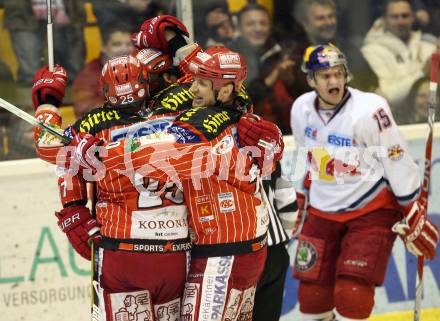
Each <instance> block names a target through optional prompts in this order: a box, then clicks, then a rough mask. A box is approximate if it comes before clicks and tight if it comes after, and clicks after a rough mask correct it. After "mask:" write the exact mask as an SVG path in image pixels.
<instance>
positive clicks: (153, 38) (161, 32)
mask: <svg viewBox="0 0 440 321" xmlns="http://www.w3.org/2000/svg"><path fill="white" fill-rule="evenodd" d="M165 28H171V29H172V30H174V31H175V32H176V33H177V34H180V35H185V36H187V37H189V33H188V30H187V29H186V27H185V25H184V24H183V23H182V22H181V21H180V20H179V19H177V18H176V17H174V16H170V15H162V16H157V17H154V18H150V19H148V20H145V22H144V23H143V24H142V25H141V30H140V31H139V32H136V33H133V35H132V38H131V40H132V42H133V45H134V46H135V47H137V48H138V49H144V48H155V49H159V50H161V51H162V52H164V53H170V48H169V46H168V42H167V40H166V39H165Z"/></svg>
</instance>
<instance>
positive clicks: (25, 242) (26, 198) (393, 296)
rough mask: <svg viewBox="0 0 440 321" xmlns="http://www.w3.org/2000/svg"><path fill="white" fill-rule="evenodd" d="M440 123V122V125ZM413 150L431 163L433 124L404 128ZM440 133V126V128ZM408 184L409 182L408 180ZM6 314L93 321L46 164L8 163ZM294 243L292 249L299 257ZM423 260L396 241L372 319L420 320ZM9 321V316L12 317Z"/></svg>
mask: <svg viewBox="0 0 440 321" xmlns="http://www.w3.org/2000/svg"><path fill="white" fill-rule="evenodd" d="M437 125H438V124H437ZM402 130H403V132H404V135H405V137H406V138H407V140H408V142H409V145H410V149H411V151H412V153H413V155H414V157H415V158H416V159H417V160H418V162H419V164H422V163H423V159H424V147H425V141H426V134H427V126H423V125H420V126H419V125H414V126H407V127H402ZM436 133H439V134H440V126H436ZM439 142H440V140H439V139H438V137H437V138H436V139H435V141H434V146H433V168H432V187H431V188H432V194H431V196H430V208H429V212H430V215H431V218H432V219H433V220H434V221H435V222H436V223H437V224H438V225H440V197H438V195H439V193H440V143H439ZM286 146H287V148H286V152H285V157H284V160H283V166H285V167H284V168H285V169H286V168H290V167H291V165H290V164H291V161H292V151H293V148H294V146H293V143H292V139H291V137H286ZM402 179H404V178H402ZM0 193H1V215H0V242H1V249H2V250H1V251H0V311H1V314H2V319H3V318H5V316H7V320H8V321H19V320H20V321H22V320H25V321H34V320H45V321H58V320H71V321H80V320H81V321H83V320H88V319H89V314H88V313H89V309H88V306H89V305H90V294H89V293H90V292H89V283H90V273H89V271H90V263H89V262H87V261H85V260H83V259H82V258H81V257H79V256H78V255H77V254H76V253H74V251H73V250H72V248H71V247H70V246H69V244H68V242H67V240H66V238H65V236H64V235H63V234H62V232H61V231H60V230H59V228H58V227H57V225H56V219H55V217H54V214H53V213H54V211H55V210H58V209H59V207H60V205H59V200H58V189H57V186H56V179H55V170H54V167H53V166H52V165H48V164H45V163H44V162H42V161H40V160H38V159H32V160H22V161H11V162H0ZM294 251H295V244H294V242H293V243H292V244H290V246H289V252H290V253H291V258H293V253H294ZM290 273H291V269H289V272H288V274H289V275H288V277H287V278H286V287H285V298H284V306H283V317H282V321H293V320H298V318H297V317H296V316H297V309H298V307H297V304H296V298H297V297H296V290H297V286H298V284H297V282H296V281H294V280H293V279H291V278H290ZM415 275H416V260H415V259H414V258H413V257H412V256H411V255H410V254H408V253H407V252H406V251H405V249H404V247H403V245H402V244H401V242H400V241H397V242H396V245H395V247H394V249H393V256H392V258H391V260H390V264H389V266H388V271H387V277H386V281H385V284H384V286H383V287H381V288H379V289H378V290H377V292H376V307H375V310H374V316H373V317H371V319H370V320H374V321H385V320H396V321H397V320H398V321H404V320H412V315H411V312H410V311H411V310H412V309H413V299H414V284H415ZM439 289H440V260H439V259H436V260H434V261H433V262H428V263H426V265H425V293H424V298H423V307H424V311H423V315H422V320H423V321H434V320H440V290H439ZM5 319H6V318H5Z"/></svg>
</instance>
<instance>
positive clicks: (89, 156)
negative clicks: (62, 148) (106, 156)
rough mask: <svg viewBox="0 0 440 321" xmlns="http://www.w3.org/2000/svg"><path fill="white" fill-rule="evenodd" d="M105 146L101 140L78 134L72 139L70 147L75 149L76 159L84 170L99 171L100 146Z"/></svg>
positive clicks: (86, 134) (89, 135)
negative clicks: (98, 154) (98, 155)
mask: <svg viewBox="0 0 440 321" xmlns="http://www.w3.org/2000/svg"><path fill="white" fill-rule="evenodd" d="M102 144H104V141H103V140H102V139H100V138H96V137H95V136H93V135H91V134H88V133H78V134H77V135H75V136H74V137H73V139H72V142H71V143H70V146H74V147H75V152H74V154H75V155H74V159H75V161H76V162H77V163H78V164H79V165H80V166H82V167H83V168H88V169H92V170H94V169H97V168H98V167H99V166H98V163H99V162H100V160H99V158H98V157H97V153H98V151H99V146H101V145H102Z"/></svg>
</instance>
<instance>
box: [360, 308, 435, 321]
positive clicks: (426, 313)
mask: <svg viewBox="0 0 440 321" xmlns="http://www.w3.org/2000/svg"><path fill="white" fill-rule="evenodd" d="M413 318H414V311H405V312H392V313H384V314H379V315H373V316H371V317H370V318H369V319H368V321H412V320H413ZM420 320H423V321H439V320H440V308H431V309H422V316H421V318H420Z"/></svg>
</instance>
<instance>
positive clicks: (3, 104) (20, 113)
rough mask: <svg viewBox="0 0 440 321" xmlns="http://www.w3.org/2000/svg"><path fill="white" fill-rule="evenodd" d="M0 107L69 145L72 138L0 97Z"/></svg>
mask: <svg viewBox="0 0 440 321" xmlns="http://www.w3.org/2000/svg"><path fill="white" fill-rule="evenodd" d="M0 107H3V108H4V109H6V110H7V111H9V112H11V113H12V114H14V115H15V116H18V117H20V118H21V119H23V120H24V121H26V122H27V123H29V124H31V125H32V126H37V127H39V128H41V129H44V130H47V131H48V132H49V133H50V134H52V135H54V136H55V137H58V138H59V139H61V141H62V142H63V144H65V145H69V144H70V142H71V141H72V139H71V138H70V137H68V136H65V135H63V134H62V133H60V132H58V131H56V130H55V129H54V128H52V127H50V126H48V125H46V124H45V123H43V122H42V121H40V120H38V119H37V118H35V117H33V116H32V115H29V114H28V113H27V112H25V111H23V110H21V109H20V108H18V107H17V106H14V105H12V104H11V103H9V102H7V101H6V100H4V99H2V98H0Z"/></svg>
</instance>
